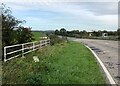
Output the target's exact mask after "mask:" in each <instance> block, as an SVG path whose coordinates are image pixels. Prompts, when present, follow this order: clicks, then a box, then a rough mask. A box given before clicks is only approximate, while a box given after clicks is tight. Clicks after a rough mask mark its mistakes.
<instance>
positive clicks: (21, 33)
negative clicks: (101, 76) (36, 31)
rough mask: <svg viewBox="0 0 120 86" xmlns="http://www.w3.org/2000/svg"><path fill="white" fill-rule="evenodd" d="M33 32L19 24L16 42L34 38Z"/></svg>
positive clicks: (28, 40)
mask: <svg viewBox="0 0 120 86" xmlns="http://www.w3.org/2000/svg"><path fill="white" fill-rule="evenodd" d="M32 36H33V34H32V33H31V28H30V27H29V28H25V27H22V26H20V27H19V28H18V29H17V41H18V43H25V42H30V41H32V40H34V39H33V38H32Z"/></svg>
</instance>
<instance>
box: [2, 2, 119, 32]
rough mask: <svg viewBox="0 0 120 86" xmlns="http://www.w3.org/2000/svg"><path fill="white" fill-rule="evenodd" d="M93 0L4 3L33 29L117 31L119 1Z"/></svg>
mask: <svg viewBox="0 0 120 86" xmlns="http://www.w3.org/2000/svg"><path fill="white" fill-rule="evenodd" d="M88 1H90V0H86V1H85V0H84V1H83V0H74V1H72V0H66V1H65V0H59V1H58V0H20V1H17V0H2V2H3V3H5V4H6V5H7V6H9V7H10V8H11V10H12V14H13V15H14V16H15V17H16V18H18V19H22V20H26V23H25V24H23V26H30V27H32V30H55V29H60V28H66V29H67V30H74V29H75V30H87V31H92V30H117V28H118V2H117V1H115V0H105V1H104V2H100V0H98V1H97V2H94V0H91V2H88ZM110 1H111V2H110Z"/></svg>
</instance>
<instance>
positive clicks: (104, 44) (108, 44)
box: [68, 38, 120, 84]
mask: <svg viewBox="0 0 120 86" xmlns="http://www.w3.org/2000/svg"><path fill="white" fill-rule="evenodd" d="M68 39H69V40H72V41H77V42H80V43H83V44H85V45H87V46H89V47H90V48H91V49H92V50H93V51H94V52H95V53H96V54H97V55H98V57H99V58H100V59H101V60H102V62H103V64H104V65H105V66H106V68H107V69H108V71H109V72H110V74H111V76H112V77H113V79H114V81H115V82H116V83H117V84H120V75H119V74H120V73H119V74H118V69H120V62H118V41H110V40H96V39H76V38H68ZM118 67H119V68H118ZM119 71H120V70H119Z"/></svg>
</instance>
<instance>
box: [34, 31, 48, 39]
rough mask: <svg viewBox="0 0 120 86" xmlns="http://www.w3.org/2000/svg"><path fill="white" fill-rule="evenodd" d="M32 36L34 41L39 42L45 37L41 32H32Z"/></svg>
mask: <svg viewBox="0 0 120 86" xmlns="http://www.w3.org/2000/svg"><path fill="white" fill-rule="evenodd" d="M32 34H33V38H34V39H35V40H34V41H39V40H40V37H42V36H43V37H44V36H46V35H45V34H44V33H43V32H40V31H32Z"/></svg>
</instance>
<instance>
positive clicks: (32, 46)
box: [4, 39, 50, 62]
mask: <svg viewBox="0 0 120 86" xmlns="http://www.w3.org/2000/svg"><path fill="white" fill-rule="evenodd" d="M49 44H50V39H46V40H41V41H35V42H28V43H24V44H17V45H12V46H5V47H4V62H6V61H8V60H11V59H13V58H15V57H18V56H22V57H24V55H25V54H27V53H29V52H32V51H35V50H37V49H39V48H42V47H44V46H47V45H49ZM17 47H18V48H19V49H16V48H17ZM11 48H13V49H11ZM14 49H15V50H14ZM16 53H18V54H16ZM10 55H12V56H10Z"/></svg>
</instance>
